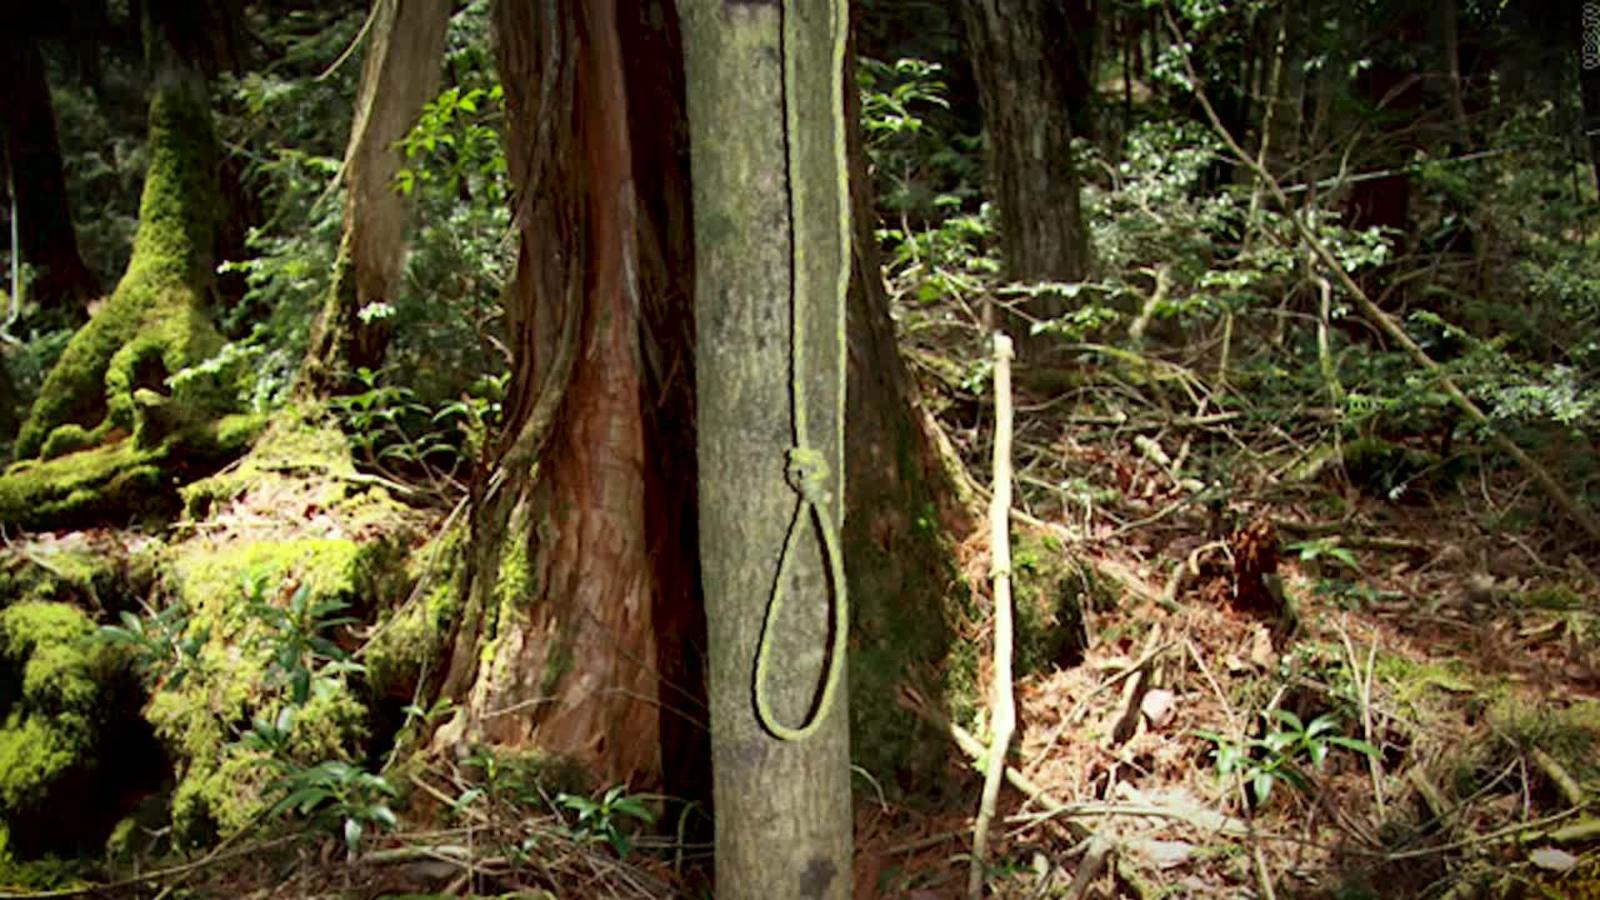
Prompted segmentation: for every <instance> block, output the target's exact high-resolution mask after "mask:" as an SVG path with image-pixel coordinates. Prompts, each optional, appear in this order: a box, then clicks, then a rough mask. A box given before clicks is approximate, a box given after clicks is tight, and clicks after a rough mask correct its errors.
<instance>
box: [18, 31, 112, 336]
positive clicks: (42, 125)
mask: <svg viewBox="0 0 1600 900" xmlns="http://www.w3.org/2000/svg"><path fill="white" fill-rule="evenodd" d="M0 54H3V58H0V131H3V132H4V137H5V155H6V159H7V160H9V162H10V170H11V173H12V184H13V185H14V188H15V191H16V199H17V219H18V222H19V225H20V228H21V237H22V258H23V259H24V260H26V261H27V262H28V264H29V265H30V266H32V267H33V268H34V270H35V272H34V277H33V282H32V285H31V286H30V288H29V291H28V296H29V297H30V298H31V299H33V300H35V301H37V302H38V303H39V305H40V306H42V307H44V308H46V309H54V308H63V307H68V308H74V309H75V310H77V311H78V312H80V313H81V311H82V309H83V307H85V306H87V305H88V303H89V301H90V300H93V299H95V298H97V297H98V296H99V294H100V286H99V284H98V283H97V282H96V280H95V277H94V274H93V273H92V272H90V271H89V267H88V266H86V265H84V262H83V257H82V256H81V255H80V254H79V253H78V234H77V232H76V231H75V230H74V229H73V225H72V211H71V209H70V208H69V207H68V204H67V183H66V178H65V176H64V175H63V174H62V167H61V145H60V143H59V141H58V140H57V138H56V120H55V113H54V111H53V110H52V108H51V105H50V85H49V84H48V83H47V82H46V80H45V71H44V59H43V57H42V56H40V54H39V44H38V42H37V41H35V40H33V39H32V38H30V37H29V36H27V35H26V34H23V33H19V32H15V31H13V32H10V33H9V34H6V35H5V36H0Z"/></svg>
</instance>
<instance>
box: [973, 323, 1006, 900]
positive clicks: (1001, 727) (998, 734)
mask: <svg viewBox="0 0 1600 900" xmlns="http://www.w3.org/2000/svg"><path fill="white" fill-rule="evenodd" d="M1012 355H1013V354H1012V350H1011V338H1009V337H1006V336H1005V334H1003V333H999V332H996V334H995V336H994V399H995V428H994V497H993V499H991V500H990V502H989V542H990V550H989V552H990V556H991V561H992V565H993V573H994V687H993V691H994V698H993V699H994V711H993V714H992V716H991V721H992V724H991V726H990V727H991V729H992V731H993V733H994V734H993V739H992V740H991V741H990V743H989V753H988V759H987V761H986V764H987V766H988V770H987V771H986V772H985V773H984V779H983V800H982V801H981V803H980V805H979V807H978V821H977V823H976V824H975V825H974V826H973V829H972V868H971V869H970V870H969V871H968V873H967V896H968V897H969V898H971V900H980V898H982V897H983V881H984V871H983V868H984V866H983V864H984V859H985V857H986V855H987V853H988V849H989V847H988V845H989V822H990V820H991V819H993V818H994V807H995V801H996V800H997V799H998V798H999V796H1000V778H1001V776H1002V775H1003V774H1004V772H1005V769H1006V749H1007V748H1008V747H1009V746H1010V745H1011V733H1012V731H1014V730H1015V729H1016V725H1017V707H1016V698H1015V697H1014V696H1013V695H1012V691H1011V644H1012V626H1011V537H1010V524H1011V523H1010V515H1009V513H1010V510H1011V418H1012V412H1011V359H1012Z"/></svg>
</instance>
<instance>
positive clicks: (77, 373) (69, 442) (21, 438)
mask: <svg viewBox="0 0 1600 900" xmlns="http://www.w3.org/2000/svg"><path fill="white" fill-rule="evenodd" d="M149 124H150V131H149V141H148V144H147V146H148V148H149V153H150V166H149V169H148V171H147V173H146V176H145V183H144V193H143V195H142V197H141V199H140V203H139V230H138V232H137V234H136V235H135V238H134V247H133V256H132V258H131V260H130V261H129V263H128V270H127V272H126V273H125V274H124V275H123V277H122V281H121V282H120V283H119V284H118V285H117V288H116V290H115V291H114V292H113V293H112V295H111V297H110V299H109V300H107V301H106V303H105V305H104V306H102V307H101V308H100V309H99V310H97V311H96V312H95V314H94V317H93V318H92V319H90V321H89V324H87V325H85V326H84V327H83V328H82V329H80V330H79V331H78V333H77V334H75V335H73V337H72V340H71V341H70V342H69V343H68V344H67V348H66V350H65V351H64V352H63V353H62V355H61V358H60V359H59V360H58V361H57V363H56V365H55V367H54V368H53V369H51V371H50V374H49V375H48V376H47V377H46V379H45V382H44V385H43V387H42V388H41V390H40V393H39V398H38V400H37V401H36V402H35V404H34V407H33V409H32V410H31V411H30V412H29V415H28V418H27V421H25V422H24V423H23V426H22V430H21V432H20V433H19V434H18V437H17V444H16V453H17V455H18V456H19V457H24V458H26V457H30V456H34V455H36V454H38V453H40V452H41V450H45V449H50V450H54V451H57V452H65V450H66V449H69V448H74V447H84V446H89V445H91V444H98V443H101V442H104V441H108V440H112V439H114V438H115V437H116V436H117V434H118V433H119V432H120V433H121V434H123V435H137V434H139V433H140V432H141V431H142V430H143V423H142V422H141V420H140V417H139V415H138V405H137V404H136V403H135V401H134V392H135V391H136V390H138V389H140V388H146V389H156V390H159V389H161V388H163V387H164V383H165V379H166V377H167V376H169V375H171V374H173V373H175V372H177V371H179V370H181V369H183V368H185V367H187V366H189V365H192V364H194V363H197V362H200V361H201V360H204V359H206V358H207V357H209V356H211V355H212V354H214V353H215V352H216V351H217V350H218V349H220V348H221V346H222V343H223V341H222V338H221V336H220V335H218V334H217V332H216V330H215V329H213V328H212V327H211V325H210V323H209V322H208V321H207V319H206V316H205V314H204V312H203V310H202V305H203V297H202V295H201V290H202V288H203V286H204V285H205V284H206V282H207V281H208V280H209V278H210V268H211V264H210V253H211V246H212V233H213V229H214V225H215V219H216V212H217V210H218V209H219V208H220V204H219V203H218V202H217V185H216V175H215V173H216V166H215V162H214V161H215V156H216V150H215V144H216V142H215V139H214V137H213V135H212V132H211V119H210V112H209V109H208V108H207V105H206V99H205V96H204V90H203V88H200V89H197V88H196V87H195V86H194V84H193V83H191V80H186V79H181V78H171V79H162V82H161V84H160V86H159V88H158V90H157V91H156V93H155V96H154V97H153V98H152V100H151V103H150V113H149ZM64 426H69V427H68V429H67V430H65V431H62V430H61V429H62V428H63V427H64ZM154 443H155V442H154V441H148V442H147V444H146V445H147V446H151V445H153V444H154Z"/></svg>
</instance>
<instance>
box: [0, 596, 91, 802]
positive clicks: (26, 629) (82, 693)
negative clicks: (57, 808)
mask: <svg viewBox="0 0 1600 900" xmlns="http://www.w3.org/2000/svg"><path fill="white" fill-rule="evenodd" d="M93 634H94V626H93V625H92V624H91V623H90V622H89V619H88V617H87V616H85V615H84V614H83V613H82V612H81V611H80V610H78V609H76V608H75V607H72V606H68V605H67V604H64V603H46V602H38V601H27V602H22V603H16V604H13V605H11V606H9V607H7V608H6V609H5V610H4V611H3V612H0V821H4V822H6V823H8V824H10V825H12V826H18V825H22V826H24V827H27V826H29V824H30V823H32V822H34V821H35V818H36V817H37V816H39V815H48V814H49V810H48V806H49V802H50V800H51V798H52V795H54V794H55V793H56V792H57V791H58V790H59V789H60V788H61V787H62V785H64V784H66V783H67V782H68V781H69V779H71V778H73V777H74V776H79V775H82V774H83V773H86V772H88V771H91V770H93V769H94V767H95V766H96V763H97V753H96V749H97V742H98V738H99V726H100V723H101V722H102V720H103V719H104V718H105V717H104V715H103V713H102V711H101V709H100V707H101V705H102V700H103V697H104V696H105V693H106V692H105V684H106V682H107V681H109V679H110V677H111V676H112V675H114V674H115V669H114V666H111V665H108V664H107V660H106V658H105V654H104V652H103V650H104V648H99V649H100V650H101V651H102V652H99V653H97V647H96V645H95V644H94V643H93V642H92V641H91V637H92V635H93Z"/></svg>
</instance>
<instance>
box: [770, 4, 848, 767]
mask: <svg viewBox="0 0 1600 900" xmlns="http://www.w3.org/2000/svg"><path fill="white" fill-rule="evenodd" d="M798 2H799V0H783V12H782V16H783V26H782V29H783V37H782V40H783V93H784V97H785V98H786V100H787V102H786V104H785V107H786V119H785V122H784V131H785V135H786V137H787V143H788V153H789V158H788V181H789V215H790V220H789V228H790V283H789V304H790V307H789V309H790V314H791V316H792V320H793V325H792V326H791V331H790V333H789V378H790V381H789V397H790V403H791V404H793V406H792V409H791V415H792V417H793V421H792V425H793V426H794V445H793V446H792V447H790V448H789V451H788V453H787V454H786V464H785V466H784V479H785V480H786V481H787V482H788V483H789V486H790V487H791V488H792V489H793V490H794V492H795V494H796V495H798V497H799V500H798V502H796V503H795V509H794V514H793V515H792V516H791V517H790V519H789V530H788V535H787V536H786V537H785V538H784V541H783V549H782V550H781V551H780V553H779V556H778V571H777V574H776V577H774V579H773V583H772V594H771V596H769V597H768V599H767V613H766V617H765V620H764V621H763V623H762V626H761V637H760V640H759V642H758V643H757V645H756V658H755V673H754V676H755V684H754V685H753V687H754V694H755V697H754V700H755V712H756V718H757V720H758V721H759V722H760V723H761V727H762V728H764V729H766V731H767V733H769V734H771V735H772V736H773V737H775V738H777V739H778V740H781V741H800V740H804V739H806V738H808V737H810V736H811V735H813V734H815V733H816V732H817V730H818V729H819V728H821V727H822V723H823V721H824V720H825V719H826V718H827V716H828V713H829V712H830V711H831V710H832V709H833V707H834V704H835V698H836V696H837V695H838V693H839V690H840V685H841V684H842V683H843V682H844V666H845V651H846V648H847V645H848V639H849V630H850V605H849V598H848V597H847V596H846V591H845V572H844V554H843V552H842V549H841V547H840V541H839V531H838V527H837V525H836V523H835V522H834V521H833V516H832V515H831V514H830V512H829V507H830V505H831V504H830V503H829V497H828V479H829V478H830V477H831V476H832V471H831V468H830V466H829V464H828V458H827V457H826V456H825V455H823V453H822V452H821V451H820V450H818V449H816V448H815V447H812V446H811V445H810V443H809V441H808V437H807V436H808V435H809V434H810V429H809V424H808V422H809V419H810V416H809V412H810V411H809V410H808V409H807V408H806V390H805V389H806V377H807V375H808V372H809V370H808V369H807V367H806V340H807V338H806V332H805V320H806V317H805V310H804V306H805V304H806V303H808V302H818V301H821V300H823V299H824V298H825V299H826V302H828V303H830V304H832V306H833V310H834V313H835V316H836V323H837V324H836V326H835V333H834V335H833V342H834V350H835V353H836V354H837V356H836V365H837V369H836V370H835V372H834V378H835V383H836V384H837V386H838V391H837V395H836V397H835V400H834V409H833V410H832V412H833V416H832V419H833V423H832V424H833V427H834V429H835V430H836V433H838V434H841V435H842V434H843V432H844V394H845V382H846V378H845V360H846V358H847V348H846V340H845V337H846V336H845V320H846V318H847V316H846V313H845V298H846V295H847V292H848V290H849V287H850V186H849V180H848V177H847V175H848V172H849V160H848V159H847V158H846V153H845V124H846V123H845V116H844V91H845V85H844V71H845V39H846V34H847V31H848V17H847V14H846V11H845V10H846V5H847V2H848V0H832V2H829V3H828V4H827V5H828V7H829V8H830V11H831V12H832V19H833V21H832V23H831V29H832V34H831V37H832V42H833V53H832V60H831V65H830V69H831V72H830V75H829V80H830V82H831V84H830V93H831V94H832V110H831V116H830V119H831V120H832V121H831V123H830V124H831V126H832V127H831V129H830V131H831V135H830V136H831V137H832V139H833V148H832V149H833V155H834V166H835V170H836V171H835V174H836V176H837V177H836V178H835V184H834V185H833V189H834V191H835V197H834V202H835V203H836V204H837V209H836V212H837V215H838V222H837V225H838V239H839V241H840V242H841V244H840V247H839V260H838V267H837V270H836V272H835V277H834V279H833V284H832V285H831V287H832V290H831V291H826V288H820V289H819V287H815V286H813V285H812V284H811V278H810V275H809V274H808V261H807V254H806V237H805V236H804V235H801V234H799V233H798V231H799V229H800V225H801V223H802V222H806V221H808V220H809V215H810V209H811V206H810V203H809V199H810V198H809V197H808V195H807V191H806V185H805V183H804V182H803V181H801V180H800V178H799V173H800V171H801V166H800V155H799V153H800V151H799V149H798V148H799V143H800V140H801V137H800V136H801V133H802V129H801V122H800V115H799V103H798V102H797V99H798V98H797V93H798V85H799V78H798V76H797V75H796V62H795V48H796V47H798V46H799V31H800V24H801V20H800V18H799V16H798V15H797V14H796V12H795V6H796V5H797V4H798ZM813 524H814V526H815V530H814V531H813V528H812V527H811V526H812V525H813ZM808 534H814V536H815V538H816V539H817V540H819V542H820V546H819V547H818V548H817V549H818V551H819V552H820V554H821V557H822V565H823V568H824V570H825V573H826V580H827V587H825V588H824V598H823V603H824V604H825V606H824V609H823V614H824V615H828V613H827V609H826V607H827V606H831V607H832V614H831V616H828V625H829V629H830V630H831V631H832V637H831V639H830V640H829V642H828V645H827V647H826V648H825V650H824V652H825V654H826V658H825V661H824V663H823V666H824V670H823V673H822V687H821V692H820V693H819V694H818V695H817V696H816V698H815V702H814V705H813V706H812V708H811V711H810V712H809V713H808V714H807V715H806V716H805V718H804V719H802V721H801V722H800V724H799V725H794V726H791V725H786V724H784V723H783V722H780V721H779V720H778V716H777V714H776V712H775V711H774V710H773V708H772V698H771V697H770V696H769V695H768V691H767V681H768V677H769V675H770V674H771V669H772V666H773V660H772V656H773V648H772V645H773V642H774V638H773V633H774V631H775V629H776V628H777V626H778V621H779V616H780V614H781V612H782V610H783V605H784V602H785V600H786V599H787V596H786V595H787V593H788V587H789V581H790V576H791V572H790V567H791V566H792V565H793V563H794V559H795V556H796V555H797V551H798V550H799V546H800V541H801V540H802V539H803V538H804V537H805V536H806V535H808ZM829 592H831V594H832V598H831V599H832V603H828V599H829V598H828V597H827V596H826V594H827V593H829Z"/></svg>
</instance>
